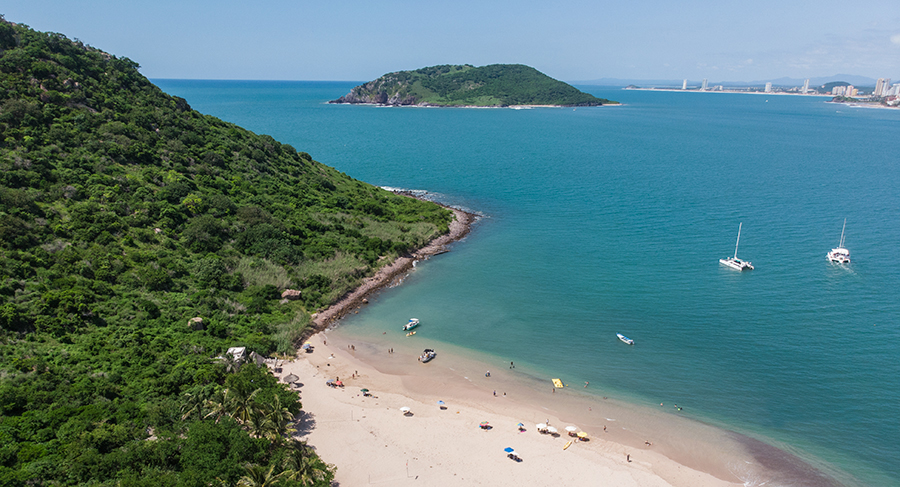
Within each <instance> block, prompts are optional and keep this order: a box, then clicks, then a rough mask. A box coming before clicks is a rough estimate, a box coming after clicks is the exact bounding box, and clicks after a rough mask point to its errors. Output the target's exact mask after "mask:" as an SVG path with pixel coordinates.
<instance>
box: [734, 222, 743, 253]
mask: <svg viewBox="0 0 900 487" xmlns="http://www.w3.org/2000/svg"><path fill="white" fill-rule="evenodd" d="M743 225H744V222H741V223H739V224H738V238H737V242H736V243H735V244H734V258H735V259H737V249H738V245H740V244H741V227H742V226H743Z"/></svg>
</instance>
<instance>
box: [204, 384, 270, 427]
mask: <svg viewBox="0 0 900 487" xmlns="http://www.w3.org/2000/svg"><path fill="white" fill-rule="evenodd" d="M260 391H262V389H257V390H255V391H253V392H251V393H250V394H248V395H246V396H243V395H241V393H240V391H237V390H235V389H222V390H221V391H219V392H218V393H216V394H215V396H213V398H212V399H210V400H208V401H206V406H207V407H208V408H210V411H209V413H207V414H206V416H204V418H208V417H210V416H216V421H218V420H219V418H221V417H222V416H228V417H229V418H233V419H235V420H237V421H238V422H239V423H241V424H247V423H249V422H250V421H251V420H252V418H253V410H254V409H256V408H258V407H259V406H258V404H257V402H256V395H257V394H259V392H260Z"/></svg>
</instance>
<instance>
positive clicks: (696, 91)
mask: <svg viewBox="0 0 900 487" xmlns="http://www.w3.org/2000/svg"><path fill="white" fill-rule="evenodd" d="M622 89H623V90H634V91H672V92H678V93H738V94H742V95H767V96H768V95H773V96H785V95H787V96H816V97H820V98H821V97H825V98H833V97H834V95H828V94H821V93H791V92H785V91H779V92H774V91H773V92H769V93H766V92H764V91H747V90H725V89H722V90H699V89H692V90H682V89H681V88H629V87H626V88H622Z"/></svg>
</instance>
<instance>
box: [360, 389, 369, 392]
mask: <svg viewBox="0 0 900 487" xmlns="http://www.w3.org/2000/svg"><path fill="white" fill-rule="evenodd" d="M359 392H369V390H368V389H360V390H359Z"/></svg>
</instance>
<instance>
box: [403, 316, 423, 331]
mask: <svg viewBox="0 0 900 487" xmlns="http://www.w3.org/2000/svg"><path fill="white" fill-rule="evenodd" d="M417 326H419V320H418V318H410V319H409V323H407V324H405V325H403V331H409V330H412V329H413V328H415V327H417Z"/></svg>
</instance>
